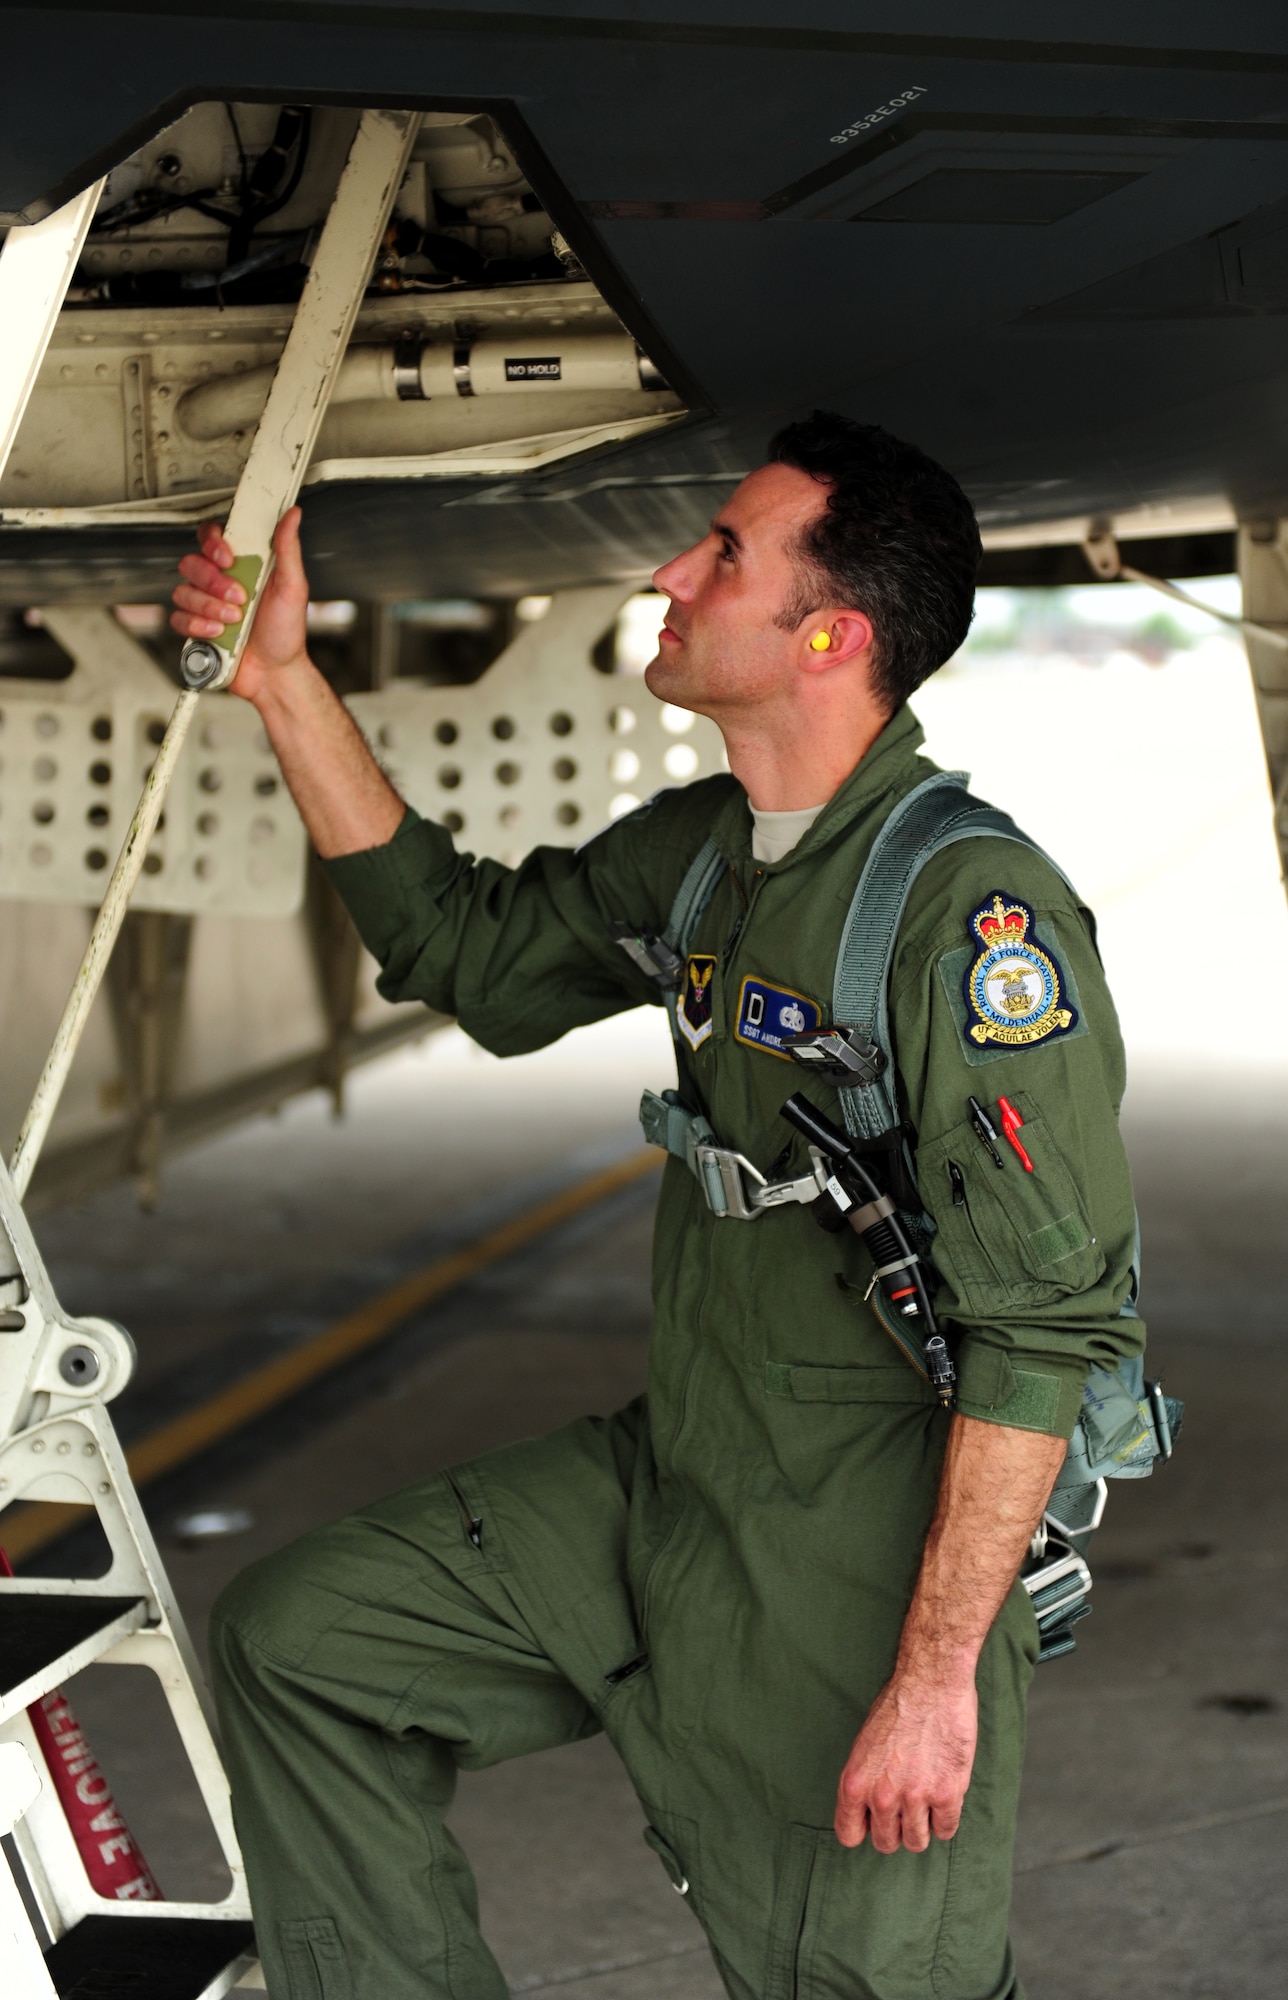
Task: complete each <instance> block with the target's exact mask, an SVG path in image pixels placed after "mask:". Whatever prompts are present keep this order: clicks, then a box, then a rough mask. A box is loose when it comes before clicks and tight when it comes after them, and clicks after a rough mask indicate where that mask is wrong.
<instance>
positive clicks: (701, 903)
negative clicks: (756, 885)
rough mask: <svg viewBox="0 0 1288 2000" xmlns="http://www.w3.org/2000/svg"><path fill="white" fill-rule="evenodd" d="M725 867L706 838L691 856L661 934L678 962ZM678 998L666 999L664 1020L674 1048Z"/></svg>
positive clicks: (722, 860) (725, 864)
mask: <svg viewBox="0 0 1288 2000" xmlns="http://www.w3.org/2000/svg"><path fill="white" fill-rule="evenodd" d="M727 866H728V863H727V862H726V861H725V858H724V856H723V854H722V853H721V852H720V849H719V848H718V847H717V846H716V844H715V841H714V840H712V839H711V838H710V837H709V836H708V838H707V839H706V840H704V841H703V843H702V845H701V847H700V848H699V849H698V851H697V853H696V854H695V855H694V857H693V859H692V861H691V862H690V863H689V865H688V868H687V869H686V870H685V873H684V880H683V881H682V882H681V884H680V886H679V888H678V889H677V890H676V892H675V901H674V902H673V903H672V905H671V914H670V916H669V917H668V918H667V920H666V929H665V930H664V931H663V933H662V938H663V942H664V943H666V944H669V945H670V947H671V949H672V951H674V952H677V953H678V954H679V956H680V957H681V958H685V957H687V955H688V950H689V941H690V939H691V938H692V936H693V933H694V931H695V930H696V929H697V927H698V921H699V919H700V917H701V915H702V912H703V911H704V910H705V909H706V907H707V904H708V903H709V902H710V901H711V898H712V897H713V896H714V894H715V891H716V884H717V882H718V881H719V880H720V877H721V876H722V875H723V874H724V871H725V869H726V867H727ZM679 1004H680V995H679V993H677V992H675V991H671V992H668V993H667V995H666V1013H667V1019H668V1020H669V1021H670V1023H671V1040H672V1041H673V1042H675V1043H676V1044H677V1047H678V1037H679V1030H678V1029H677V1027H676V1025H675V1017H676V1010H677V1009H678V1007H679Z"/></svg>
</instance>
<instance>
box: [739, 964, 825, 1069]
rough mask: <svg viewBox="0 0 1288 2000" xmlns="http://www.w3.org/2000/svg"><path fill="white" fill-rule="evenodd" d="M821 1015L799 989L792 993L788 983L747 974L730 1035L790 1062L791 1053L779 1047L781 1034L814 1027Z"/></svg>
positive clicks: (793, 1033)
mask: <svg viewBox="0 0 1288 2000" xmlns="http://www.w3.org/2000/svg"><path fill="white" fill-rule="evenodd" d="M822 1018H823V1016H822V1014H821V1013H820V1012H819V1009H818V1008H817V1007H816V1006H815V1004H814V1002H813V1001H812V1000H807V999H806V998H805V995H804V994H803V993H793V991H792V989H791V987H790V986H771V985H770V983H769V981H768V980H767V979H754V978H751V977H748V978H746V979H744V980H743V982H742V990H741V992H740V993H739V995H738V1020H737V1025H736V1026H735V1028H734V1031H733V1032H734V1039H735V1041H739V1042H745V1043H746V1044H747V1046H748V1048H752V1049H764V1050H765V1051H766V1053H767V1054H769V1055H771V1056H777V1057H778V1058H779V1059H780V1060H781V1061H782V1062H790V1061H791V1057H790V1056H789V1055H788V1054H787V1052H786V1050H785V1049H784V1048H783V1036H784V1035H801V1034H804V1032H805V1030H806V1029H807V1028H817V1026H818V1024H819V1022H820V1021H821V1020H822Z"/></svg>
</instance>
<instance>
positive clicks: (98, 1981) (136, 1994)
mask: <svg viewBox="0 0 1288 2000" xmlns="http://www.w3.org/2000/svg"><path fill="white" fill-rule="evenodd" d="M254 1946H255V1932H254V1929H253V1927H252V1926H251V1925H250V1924H247V1923H230V1922H229V1921H228V1920H227V1919H226V1918H219V1917H138V1916H120V1917H115V1916H113V1917H82V1918H81V1920H80V1922H79V1923H78V1924H77V1925H76V1926H75V1928H74V1929H73V1930H70V1931H68V1932H67V1933H66V1935H65V1936H64V1937H60V1938H59V1940H58V1942H57V1944H55V1945H51V1946H50V1948H49V1950H48V1951H47V1952H46V1954H45V1965H46V1967H47V1969H48V1972H49V1976H50V1978H51V1979H52V1980H53V1983H54V1989H55V1991H56V1992H57V1993H58V1994H59V1996H60V2000H201V1996H202V1995H203V1994H204V1993H206V1991H207V1990H208V1988H209V1987H210V1986H211V1985H212V1984H213V1983H214V1982H215V1981H216V1980H217V1979H218V1978H219V1975H220V1974H221V1973H224V1972H227V1971H228V1969H229V1967H230V1966H232V1965H235V1964H236V1963H237V1961H238V1960H239V1959H241V1958H243V1957H244V1956H245V1955H246V1954H247V1953H248V1952H251V1951H253V1950H254Z"/></svg>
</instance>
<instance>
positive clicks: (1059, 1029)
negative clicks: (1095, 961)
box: [962, 889, 1078, 1048]
mask: <svg viewBox="0 0 1288 2000" xmlns="http://www.w3.org/2000/svg"><path fill="white" fill-rule="evenodd" d="M1035 930H1036V920H1035V918H1034V915H1033V912H1032V910H1031V909H1030V908H1029V906H1028V904H1027V903H1021V902H1020V901H1019V899H1018V898H1017V897H1014V896H1007V895H1005V894H1003V892H1002V891H1001V890H1000V889H994V890H993V892H992V894H991V895H990V897H989V899H988V901H987V902H986V903H985V904H983V905H982V907H981V908H980V909H978V910H976V911H975V912H974V913H973V915H972V916H971V919H970V932H971V941H972V943H977V944H978V945H979V947H980V950H979V953H978V956H977V957H976V958H975V959H974V960H973V962H972V963H971V964H970V965H969V966H968V967H967V969H966V976H965V978H964V980H963V981H962V990H963V992H964V993H965V996H966V1024H965V1028H966V1035H967V1038H968V1040H970V1041H972V1042H974V1043H975V1045H976V1046H977V1047H979V1048H983V1047H984V1046H985V1044H986V1043H988V1042H998V1043H1001V1044H1003V1045H1004V1046H1006V1047H1010V1048H1023V1047H1026V1046H1028V1045H1029V1044H1031V1043H1033V1042H1044V1041H1047V1040H1049V1039H1050V1037H1051V1036H1053V1035H1067V1034H1068V1033H1069V1031H1070V1029H1072V1028H1074V1027H1076V1026H1077V1022H1078V1015H1077V1010H1076V1009H1075V1008H1073V1007H1070V1006H1068V1005H1066V1004H1064V1001H1065V987H1066V984H1067V982H1066V980H1065V976H1064V973H1063V972H1062V971H1061V969H1060V965H1059V962H1058V961H1057V959H1056V957H1055V955H1054V953H1052V952H1050V951H1045V950H1044V949H1043V948H1042V946H1041V945H1040V944H1038V943H1037V940H1036V937H1035V935H1034V933H1035Z"/></svg>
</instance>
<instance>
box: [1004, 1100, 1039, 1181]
mask: <svg viewBox="0 0 1288 2000" xmlns="http://www.w3.org/2000/svg"><path fill="white" fill-rule="evenodd" d="M997 1108H998V1110H999V1111H1000V1112H1001V1114H1002V1137H1003V1138H1004V1139H1009V1140H1010V1142H1011V1144H1012V1145H1013V1146H1014V1148H1015V1150H1016V1152H1017V1153H1018V1154H1019V1156H1020V1158H1021V1159H1022V1160H1023V1162H1024V1171H1025V1173H1026V1174H1031V1173H1032V1172H1033V1162H1032V1160H1031V1159H1030V1158H1029V1156H1028V1154H1027V1153H1026V1152H1025V1150H1024V1148H1023V1146H1022V1145H1021V1144H1020V1142H1019V1140H1018V1139H1017V1138H1016V1136H1015V1135H1016V1133H1017V1132H1018V1131H1019V1129H1020V1127H1021V1126H1022V1125H1023V1123H1024V1120H1023V1119H1022V1118H1021V1116H1020V1114H1019V1112H1018V1111H1017V1110H1016V1108H1015V1106H1014V1105H1013V1104H1012V1103H1011V1101H1010V1099H1009V1098H1006V1097H999V1098H998V1100H997Z"/></svg>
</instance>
